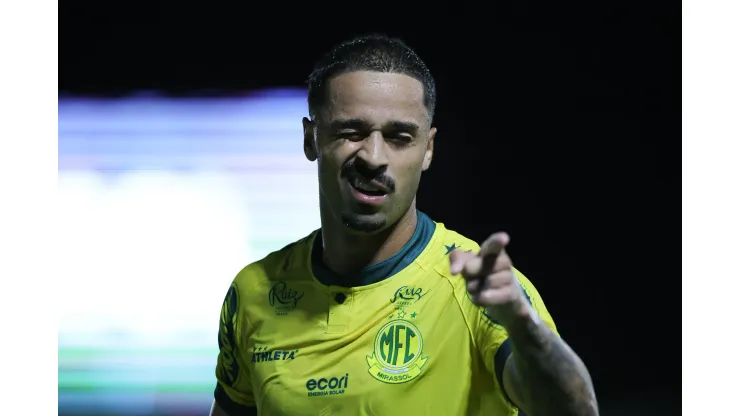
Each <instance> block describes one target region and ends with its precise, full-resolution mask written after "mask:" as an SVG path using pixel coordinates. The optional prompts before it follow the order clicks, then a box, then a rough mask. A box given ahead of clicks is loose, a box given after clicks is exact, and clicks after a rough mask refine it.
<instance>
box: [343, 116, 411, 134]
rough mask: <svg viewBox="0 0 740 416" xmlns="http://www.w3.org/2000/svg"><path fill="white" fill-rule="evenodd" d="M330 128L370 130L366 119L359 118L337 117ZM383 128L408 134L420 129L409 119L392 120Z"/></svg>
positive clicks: (369, 124)
mask: <svg viewBox="0 0 740 416" xmlns="http://www.w3.org/2000/svg"><path fill="white" fill-rule="evenodd" d="M330 126H331V128H332V130H340V129H357V130H370V129H371V128H372V125H371V123H369V122H368V121H366V120H362V119H359V118H349V119H339V120H334V121H332V122H331V125H330ZM382 129H383V130H386V131H388V130H390V131H402V132H406V133H410V134H414V135H415V134H417V133H418V132H419V130H420V129H421V128H420V127H419V125H418V124H416V123H414V122H411V121H400V120H393V121H389V122H388V123H385V124H384V125H383V128H382Z"/></svg>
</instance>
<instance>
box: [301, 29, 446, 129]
mask: <svg viewBox="0 0 740 416" xmlns="http://www.w3.org/2000/svg"><path fill="white" fill-rule="evenodd" d="M354 71H376V72H392V73H397V74H404V75H408V76H410V77H413V78H415V79H417V80H419V81H420V82H421V83H422V84H423V85H424V106H425V107H426V108H427V110H428V111H429V119H430V120H431V119H432V118H433V117H434V107H435V105H436V100H437V90H436V87H435V84H434V78H432V74H431V72H429V68H427V66H426V64H424V61H422V60H421V58H420V57H419V55H417V54H416V52H414V50H413V49H411V48H410V47H408V45H406V44H405V43H404V42H403V41H401V40H400V39H396V38H390V37H388V36H386V35H382V34H373V35H365V36H361V37H356V38H354V39H350V40H347V41H344V42H342V43H340V44H339V45H337V46H335V47H334V48H333V49H332V50H331V51H329V53H327V54H326V55H324V57H323V58H321V59H320V60H319V61H318V62H317V63H316V66H315V67H314V70H313V72H311V75H310V76H309V78H308V111H309V114H310V115H311V117H312V118H315V116H316V113H317V112H318V109H319V108H320V107H321V106H323V105H324V104H325V102H326V94H327V90H326V89H327V86H328V84H329V80H331V79H332V78H333V77H335V76H337V75H341V74H344V73H347V72H354Z"/></svg>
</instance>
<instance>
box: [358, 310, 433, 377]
mask: <svg viewBox="0 0 740 416" xmlns="http://www.w3.org/2000/svg"><path fill="white" fill-rule="evenodd" d="M423 351H424V340H423V339H422V337H421V331H419V328H417V327H416V325H414V324H412V323H411V322H409V321H406V320H403V319H397V320H395V321H391V322H388V323H387V324H385V325H384V326H383V327H382V328H380V331H378V335H377V336H376V337H375V348H374V351H373V354H372V355H369V356H367V365H368V366H369V367H370V368H369V369H368V371H369V372H370V375H371V376H373V377H374V378H375V379H376V380H379V381H382V382H384V383H390V384H398V383H405V382H407V381H411V380H413V379H415V378H416V377H418V376H419V374H421V369H422V367H424V364H426V362H427V360H428V359H429V357H424V356H423Z"/></svg>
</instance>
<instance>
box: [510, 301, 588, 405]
mask: <svg viewBox="0 0 740 416" xmlns="http://www.w3.org/2000/svg"><path fill="white" fill-rule="evenodd" d="M517 321H518V322H515V323H513V324H510V325H508V326H507V329H508V330H509V338H510V339H511V344H512V350H513V352H512V356H511V357H510V359H509V360H507V363H506V366H507V367H511V368H506V369H505V372H504V373H505V375H504V377H505V380H504V383H505V385H506V387H507V388H508V389H509V390H511V391H508V393H509V395H510V396H513V397H512V399H513V400H514V401H515V402H517V404H518V405H520V406H522V408H523V410H524V411H526V412H527V414H528V415H529V416H549V415H557V416H569V415H573V416H596V415H598V414H599V411H598V406H597V403H596V395H595V394H594V388H593V384H592V382H591V376H590V375H589V373H588V370H587V369H586V366H585V365H584V364H583V362H582V361H581V359H580V358H579V357H578V356H577V355H576V353H575V352H573V350H572V349H571V348H570V347H569V346H568V345H567V344H566V343H565V342H564V341H563V340H562V339H560V337H558V336H557V335H556V334H555V333H554V332H553V331H552V330H551V329H550V328H549V327H548V326H547V325H546V324H545V323H544V322H543V321H542V320H541V319H539V317H538V316H536V313H532V314H531V315H530V316H527V317H523V318H520V319H518V320H517ZM506 378H508V380H506Z"/></svg>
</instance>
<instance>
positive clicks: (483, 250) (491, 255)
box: [479, 232, 509, 271]
mask: <svg viewBox="0 0 740 416" xmlns="http://www.w3.org/2000/svg"><path fill="white" fill-rule="evenodd" d="M507 244H509V234H506V233H504V232H500V233H494V234H493V235H491V236H490V237H488V238H487V239H486V241H484V242H483V244H481V246H480V253H479V255H480V256H481V259H482V260H483V268H482V269H483V270H487V271H490V270H493V266H494V265H495V264H496V259H497V258H498V256H499V255H500V254H501V252H502V251H503V250H504V247H506V245H507Z"/></svg>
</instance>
